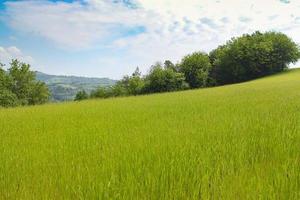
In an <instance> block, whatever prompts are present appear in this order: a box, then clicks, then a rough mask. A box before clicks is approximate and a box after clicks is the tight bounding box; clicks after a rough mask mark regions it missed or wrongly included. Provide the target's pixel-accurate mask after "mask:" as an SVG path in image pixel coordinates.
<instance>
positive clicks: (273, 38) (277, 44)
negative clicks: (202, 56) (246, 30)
mask: <svg viewBox="0 0 300 200" xmlns="http://www.w3.org/2000/svg"><path fill="white" fill-rule="evenodd" d="M209 57H210V60H211V63H212V71H211V74H210V76H211V77H212V79H214V80H215V81H216V83H217V85H224V84H230V83H237V82H242V81H247V80H251V79H255V78H259V77H262V76H266V75H270V74H274V73H277V72H281V71H283V70H284V69H286V68H287V66H288V64H290V63H295V62H296V61H297V60H298V59H299V58H300V52H299V46H298V45H297V44H296V43H295V42H293V41H292V40H291V39H290V38H289V37H287V36H286V35H284V34H282V33H277V32H266V33H261V32H255V33H253V34H245V35H243V36H241V37H238V38H233V39H232V40H230V41H229V42H227V43H226V44H225V45H222V46H220V47H218V48H217V49H215V50H213V51H212V52H211V53H210V54H209Z"/></svg>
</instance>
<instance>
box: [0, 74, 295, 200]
mask: <svg viewBox="0 0 300 200" xmlns="http://www.w3.org/2000/svg"><path fill="white" fill-rule="evenodd" d="M0 199H300V70H291V71H289V72H285V73H283V74H280V75H276V76H272V77H267V78H263V79H259V80H255V81H251V82H247V83H242V84H235V85H229V86H224V87H216V88H209V89H200V90H190V91H184V92H176V93H166V94H155V95H149V96H139V97H126V98H116V99H107V100H90V101H84V102H79V103H78V102H77V103H61V104H49V105H44V106H35V107H26V108H13V109H1V110H0Z"/></svg>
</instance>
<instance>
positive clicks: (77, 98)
mask: <svg viewBox="0 0 300 200" xmlns="http://www.w3.org/2000/svg"><path fill="white" fill-rule="evenodd" d="M88 98H89V95H88V93H86V91H85V90H81V91H79V92H78V93H77V94H76V96H75V99H74V100H75V101H82V100H85V99H88Z"/></svg>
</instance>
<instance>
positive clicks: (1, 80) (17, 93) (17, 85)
mask: <svg viewBox="0 0 300 200" xmlns="http://www.w3.org/2000/svg"><path fill="white" fill-rule="evenodd" d="M2 67H3V65H1V66H0V96H1V97H0V99H1V100H0V106H5V107H8V106H16V105H36V104H42V103H45V102H47V101H48V99H49V96H50V94H49V90H48V88H47V86H46V85H45V84H44V83H42V82H40V81H37V80H36V77H35V72H33V71H30V65H28V64H25V63H22V62H19V61H18V60H12V62H11V63H10V68H9V69H8V71H7V72H6V71H4V70H3V69H2Z"/></svg>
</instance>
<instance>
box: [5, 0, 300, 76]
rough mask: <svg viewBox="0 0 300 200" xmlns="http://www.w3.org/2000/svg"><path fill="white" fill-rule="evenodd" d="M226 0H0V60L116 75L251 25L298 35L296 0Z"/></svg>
mask: <svg viewBox="0 0 300 200" xmlns="http://www.w3.org/2000/svg"><path fill="white" fill-rule="evenodd" d="M228 2H229V1H228V0H218V1H209V0H205V1H196V0H188V1H187V2H185V3H184V4H183V3H181V2H180V1H168V0H162V1H153V0H152V1H151V0H132V1H131V0H117V1H112V0H111V1H110V0H44V1H41V0H36V1H32V0H24V1H15V0H6V1H0V61H1V62H4V63H5V64H7V63H8V62H9V61H10V60H11V59H13V58H17V59H19V60H21V61H23V62H26V63H29V64H31V66H32V69H33V70H35V71H40V72H43V73H46V74H50V75H62V76H80V77H86V78H89V77H93V78H110V79H114V80H118V79H120V78H122V77H123V76H124V75H126V74H131V73H132V72H133V71H134V69H135V68H136V67H139V68H140V69H141V71H142V73H143V74H145V73H146V72H147V71H148V70H149V68H150V66H151V65H153V64H154V63H155V62H157V61H161V62H163V61H164V60H171V61H172V62H174V63H176V62H178V61H180V59H181V58H182V57H183V56H185V55H187V54H189V53H192V52H195V51H204V52H209V51H210V50H212V49H214V48H216V47H217V46H219V45H222V44H224V43H225V42H226V41H227V40H229V39H230V38H232V37H237V36H240V35H242V34H245V33H252V32H254V31H256V30H258V31H262V32H265V31H280V32H283V33H285V34H287V35H288V36H289V37H291V38H292V39H293V40H294V41H295V42H296V43H298V44H299V43H300V35H299V34H298V33H299V31H300V13H299V12H298V10H299V9H300V2H299V1H296V0H294V1H293V0H290V1H289V0H267V1H264V2H260V1H258V0H251V1H239V0H233V1H230V2H231V3H228ZM179 4H181V5H182V6H178V5H179ZM270 5H272V6H270ZM265 7H268V9H267V10H265V9H263V8H265ZM236 8H238V9H236ZM40 11H42V12H40ZM298 65H299V62H298V63H297V64H295V65H292V67H295V66H298Z"/></svg>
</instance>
